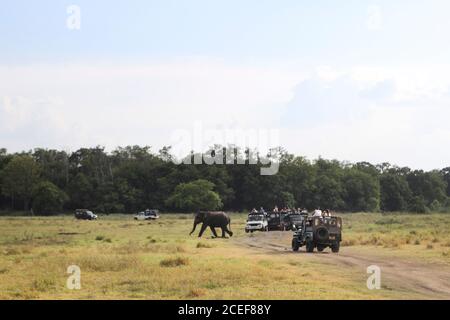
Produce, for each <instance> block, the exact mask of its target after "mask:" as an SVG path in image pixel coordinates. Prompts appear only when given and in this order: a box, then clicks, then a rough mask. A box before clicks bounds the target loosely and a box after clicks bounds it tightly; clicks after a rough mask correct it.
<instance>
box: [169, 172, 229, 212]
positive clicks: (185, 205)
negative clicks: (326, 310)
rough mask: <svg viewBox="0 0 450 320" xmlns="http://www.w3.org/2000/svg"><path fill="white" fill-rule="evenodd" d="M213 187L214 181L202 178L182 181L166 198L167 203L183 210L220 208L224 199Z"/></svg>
mask: <svg viewBox="0 0 450 320" xmlns="http://www.w3.org/2000/svg"><path fill="white" fill-rule="evenodd" d="M213 188H214V183H212V182H209V181H207V180H202V179H199V180H195V181H192V182H189V183H180V184H179V185H178V186H177V187H176V188H175V191H174V193H173V194H172V195H171V196H170V197H169V198H168V199H167V200H166V205H167V206H169V207H172V208H175V209H180V210H183V211H196V210H216V209H219V208H221V207H222V205H223V204H222V200H221V199H220V196H219V194H218V193H216V192H214V191H213Z"/></svg>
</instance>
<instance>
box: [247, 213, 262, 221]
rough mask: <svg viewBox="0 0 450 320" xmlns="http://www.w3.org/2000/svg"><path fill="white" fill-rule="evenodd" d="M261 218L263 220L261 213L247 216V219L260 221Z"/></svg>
mask: <svg viewBox="0 0 450 320" xmlns="http://www.w3.org/2000/svg"><path fill="white" fill-rule="evenodd" d="M262 220H264V216H263V215H262V214H261V215H251V216H248V221H262Z"/></svg>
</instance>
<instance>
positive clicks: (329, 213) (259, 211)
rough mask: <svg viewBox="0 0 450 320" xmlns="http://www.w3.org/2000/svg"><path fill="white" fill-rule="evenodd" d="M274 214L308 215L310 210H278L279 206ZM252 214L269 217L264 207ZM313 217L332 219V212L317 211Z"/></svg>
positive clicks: (326, 210) (254, 210)
mask: <svg viewBox="0 0 450 320" xmlns="http://www.w3.org/2000/svg"><path fill="white" fill-rule="evenodd" d="M272 212H274V213H285V214H308V210H307V209H306V208H297V209H296V208H293V209H292V208H289V207H284V208H282V209H278V206H275V207H274V208H273V210H272ZM250 214H263V215H267V212H266V211H265V210H264V208H263V207H261V208H260V209H259V210H256V208H253V209H252V211H251V212H250ZM312 216H313V217H331V211H330V210H328V209H325V210H321V209H316V210H314V211H313V213H312Z"/></svg>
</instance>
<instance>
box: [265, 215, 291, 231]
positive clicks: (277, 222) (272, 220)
mask: <svg viewBox="0 0 450 320" xmlns="http://www.w3.org/2000/svg"><path fill="white" fill-rule="evenodd" d="M285 215H286V214H285V213H281V212H271V213H269V214H268V215H267V223H268V228H269V231H272V230H280V231H284V230H285V228H284V218H285Z"/></svg>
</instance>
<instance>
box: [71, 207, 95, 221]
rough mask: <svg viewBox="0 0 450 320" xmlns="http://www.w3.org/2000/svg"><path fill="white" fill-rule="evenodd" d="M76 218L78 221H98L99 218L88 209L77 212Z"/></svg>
mask: <svg viewBox="0 0 450 320" xmlns="http://www.w3.org/2000/svg"><path fill="white" fill-rule="evenodd" d="M75 218H76V219H78V220H97V218H98V216H97V215H96V214H94V213H93V212H92V211H90V210H87V209H77V210H75Z"/></svg>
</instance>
